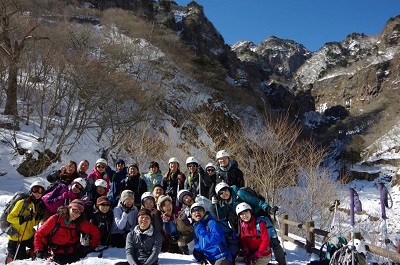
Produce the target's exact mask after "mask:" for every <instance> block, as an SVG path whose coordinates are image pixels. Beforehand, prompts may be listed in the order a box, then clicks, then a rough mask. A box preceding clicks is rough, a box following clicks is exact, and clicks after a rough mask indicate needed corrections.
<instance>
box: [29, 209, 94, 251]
mask: <svg viewBox="0 0 400 265" xmlns="http://www.w3.org/2000/svg"><path fill="white" fill-rule="evenodd" d="M57 223H58V224H57ZM67 223H68V222H67V221H66V220H65V217H64V216H60V215H58V214H55V215H52V216H51V217H50V218H49V219H47V221H46V222H44V224H43V225H42V226H41V227H40V228H39V229H38V231H37V232H36V233H35V239H34V245H35V252H37V251H44V250H45V248H46V246H48V247H49V248H51V249H52V251H53V253H54V254H58V253H73V252H74V251H75V250H76V249H78V248H80V247H81V244H80V232H82V233H84V234H87V235H89V236H90V243H89V244H90V246H91V247H92V248H93V249H94V248H96V247H97V246H98V244H99V240H100V231H99V229H98V228H97V227H96V226H95V225H93V224H91V223H90V222H89V221H86V220H83V221H82V223H80V224H79V225H78V224H77V222H76V221H72V222H70V224H69V225H67ZM56 224H57V225H58V229H56V231H55V232H54V229H55V227H56ZM53 233H54V234H53ZM52 234H53V235H52Z"/></svg>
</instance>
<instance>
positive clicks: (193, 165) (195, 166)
mask: <svg viewBox="0 0 400 265" xmlns="http://www.w3.org/2000/svg"><path fill="white" fill-rule="evenodd" d="M187 167H196V165H188V166H187Z"/></svg>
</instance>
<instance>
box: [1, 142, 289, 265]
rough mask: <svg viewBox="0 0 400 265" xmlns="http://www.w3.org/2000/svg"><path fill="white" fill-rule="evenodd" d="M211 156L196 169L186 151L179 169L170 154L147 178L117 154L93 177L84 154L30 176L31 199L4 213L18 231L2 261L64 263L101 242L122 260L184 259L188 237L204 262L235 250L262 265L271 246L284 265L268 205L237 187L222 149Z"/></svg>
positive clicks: (228, 260) (228, 259)
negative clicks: (121, 251)
mask: <svg viewBox="0 0 400 265" xmlns="http://www.w3.org/2000/svg"><path fill="white" fill-rule="evenodd" d="M216 160H217V163H216V164H214V163H208V164H206V166H205V168H204V169H203V168H202V167H201V166H200V163H199V162H198V160H197V159H196V158H195V157H188V158H187V159H186V170H187V172H186V175H185V174H184V173H183V172H182V171H181V170H182V169H181V165H180V163H179V161H178V159H177V158H175V157H172V158H170V159H169V161H168V172H167V173H166V174H164V175H163V174H162V173H161V170H160V167H159V164H158V163H157V162H155V161H152V162H151V163H150V164H149V171H148V172H147V173H146V174H144V175H141V174H140V170H139V166H138V165H137V164H131V165H128V166H127V165H126V164H125V161H124V160H122V159H118V160H117V161H116V164H115V170H113V169H112V168H111V167H110V165H108V163H107V161H106V160H105V159H103V158H100V159H98V160H97V161H96V163H95V165H94V168H93V170H92V172H90V173H86V171H87V170H88V168H89V162H88V161H87V160H82V161H81V162H80V163H79V165H77V164H76V163H75V162H74V161H69V162H68V163H67V164H66V165H65V166H63V167H61V169H60V170H57V171H54V172H52V173H51V174H50V175H49V176H48V177H47V180H48V181H49V182H50V186H49V187H47V186H48V185H46V184H45V183H43V182H42V181H35V182H33V183H32V185H31V186H30V196H29V197H28V198H27V199H24V200H21V201H18V202H17V203H16V204H15V206H14V208H13V209H12V210H11V212H10V214H9V216H8V217H7V221H8V222H9V223H10V224H11V225H12V226H13V227H14V228H15V230H16V231H18V234H17V235H8V239H9V242H8V246H7V252H8V253H7V257H6V264H7V263H9V262H11V261H12V260H14V259H25V258H29V257H33V258H49V259H51V260H54V261H55V262H57V263H59V264H67V263H71V262H75V261H77V260H79V259H80V258H82V257H85V256H86V255H87V254H88V253H90V252H91V251H94V250H95V249H99V248H102V247H108V246H111V247H117V248H125V249H126V257H127V262H126V263H123V264H158V255H159V253H160V252H171V253H180V254H185V255H188V254H189V252H190V251H189V247H188V244H189V243H190V242H192V241H194V249H193V252H192V253H193V256H194V258H195V259H196V260H197V261H199V262H201V263H202V264H203V263H211V264H216V265H219V264H223V265H224V264H227V265H228V264H234V263H235V259H236V256H238V255H239V256H241V257H243V260H244V261H245V262H246V264H251V265H253V264H268V262H269V261H270V260H271V255H272V250H273V251H274V255H275V259H276V260H277V262H278V264H281V265H283V264H286V258H285V253H284V251H283V249H282V247H281V245H280V242H279V240H278V238H277V236H276V231H275V228H274V227H273V224H272V222H271V220H270V219H269V213H270V211H271V207H270V206H269V205H268V203H266V202H265V201H262V200H260V199H259V198H257V197H256V196H254V195H253V194H252V193H250V192H248V191H247V190H246V189H244V188H243V187H245V180H244V177H243V173H242V171H241V170H240V169H239V167H238V164H237V162H236V161H235V160H232V159H231V158H230V156H229V154H228V152H227V151H226V150H221V151H218V152H217V154H216ZM26 202H28V204H29V205H28V207H23V205H25V204H26ZM260 216H264V218H260ZM236 237H237V239H236ZM235 239H236V245H237V246H236V247H237V249H236V250H232V246H233V245H234V244H232V242H231V240H232V241H234V240H235ZM239 249H240V251H239Z"/></svg>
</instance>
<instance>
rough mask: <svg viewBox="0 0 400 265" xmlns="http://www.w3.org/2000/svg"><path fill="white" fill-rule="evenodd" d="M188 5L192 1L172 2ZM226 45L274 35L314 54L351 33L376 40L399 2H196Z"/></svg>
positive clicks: (398, 11)
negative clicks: (297, 44)
mask: <svg viewBox="0 0 400 265" xmlns="http://www.w3.org/2000/svg"><path fill="white" fill-rule="evenodd" d="M175 2H176V3H177V4H178V5H181V6H186V5H187V4H188V3H189V2H191V0H175ZM196 2H197V3H199V4H200V5H202V6H203V7H204V12H205V14H206V16H207V18H208V19H209V20H210V21H211V22H212V23H213V24H214V26H215V27H216V29H217V30H218V31H219V32H220V33H221V34H222V36H223V37H224V39H225V42H226V43H227V44H233V43H235V42H236V41H239V40H250V41H252V42H254V43H255V44H259V43H260V42H261V41H263V40H265V39H266V38H268V37H270V36H272V35H274V36H276V37H278V38H282V39H291V40H294V41H296V42H298V43H301V44H303V45H304V46H305V47H306V48H307V49H309V50H311V51H316V50H318V49H319V48H321V47H322V46H323V45H324V44H325V43H326V42H330V41H342V40H343V39H344V38H346V36H347V35H349V34H350V33H353V32H356V33H365V34H367V35H375V34H378V33H380V32H381V31H382V29H383V27H384V25H385V24H386V22H387V21H388V20H389V18H390V17H395V16H397V15H400V1H399V0H379V1H373V0H336V1H326V0H319V1H317V0H307V1H299V0H289V1H285V0H248V1H246V0H197V1H196Z"/></svg>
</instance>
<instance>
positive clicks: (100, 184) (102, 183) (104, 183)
mask: <svg viewBox="0 0 400 265" xmlns="http://www.w3.org/2000/svg"><path fill="white" fill-rule="evenodd" d="M94 185H95V186H96V187H103V188H106V189H107V188H108V184H107V181H105V180H104V179H98V180H96V181H95V183H94Z"/></svg>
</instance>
